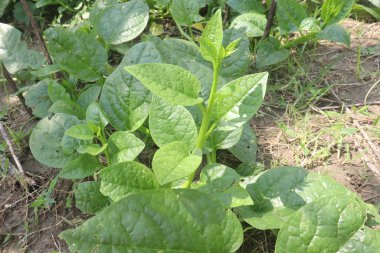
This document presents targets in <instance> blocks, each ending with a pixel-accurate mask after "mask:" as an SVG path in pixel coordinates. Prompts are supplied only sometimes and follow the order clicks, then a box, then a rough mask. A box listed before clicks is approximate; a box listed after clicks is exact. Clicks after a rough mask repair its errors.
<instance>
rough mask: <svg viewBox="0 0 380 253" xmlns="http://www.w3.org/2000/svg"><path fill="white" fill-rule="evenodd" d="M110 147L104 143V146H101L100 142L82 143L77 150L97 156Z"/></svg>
mask: <svg viewBox="0 0 380 253" xmlns="http://www.w3.org/2000/svg"><path fill="white" fill-rule="evenodd" d="M107 147H108V144H107V143H106V144H104V145H103V146H100V145H99V144H94V143H92V144H87V145H81V146H79V147H78V149H77V152H78V153H80V154H86V153H88V154H90V155H92V156H97V155H99V154H100V153H102V152H103V151H104V150H105V149H106V148H107Z"/></svg>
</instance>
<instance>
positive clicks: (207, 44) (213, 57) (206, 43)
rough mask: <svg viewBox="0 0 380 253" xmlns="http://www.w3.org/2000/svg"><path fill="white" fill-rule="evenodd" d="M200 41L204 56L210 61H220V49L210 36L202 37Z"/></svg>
mask: <svg viewBox="0 0 380 253" xmlns="http://www.w3.org/2000/svg"><path fill="white" fill-rule="evenodd" d="M199 42H200V51H201V54H202V57H203V58H204V59H205V60H206V61H209V62H218V59H219V54H218V49H217V48H216V47H215V45H214V44H213V43H212V41H211V40H209V39H208V38H201V39H200V40H199Z"/></svg>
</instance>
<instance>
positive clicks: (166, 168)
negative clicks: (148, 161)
mask: <svg viewBox="0 0 380 253" xmlns="http://www.w3.org/2000/svg"><path fill="white" fill-rule="evenodd" d="M201 161H202V157H201V156H200V155H197V154H190V153H189V148H188V147H187V146H186V145H185V144H183V143H182V142H178V141H177V142H172V143H169V144H166V145H165V146H163V147H162V148H161V149H159V150H158V151H157V152H156V153H155V154H154V156H153V162H152V167H153V171H154V174H155V175H156V177H157V180H158V182H159V183H160V184H161V185H164V184H167V183H171V182H174V181H176V180H179V179H181V178H184V177H186V176H188V175H190V174H191V173H193V172H194V171H195V170H196V169H197V168H198V166H199V165H200V164H201Z"/></svg>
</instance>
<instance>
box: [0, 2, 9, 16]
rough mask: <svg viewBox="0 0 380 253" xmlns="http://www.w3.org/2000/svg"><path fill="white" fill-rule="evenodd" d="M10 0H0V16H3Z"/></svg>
mask: <svg viewBox="0 0 380 253" xmlns="http://www.w3.org/2000/svg"><path fill="white" fill-rule="evenodd" d="M9 2H10V0H3V1H1V2H0V17H1V16H3V14H4V12H5V9H6V8H7V6H8V4H9Z"/></svg>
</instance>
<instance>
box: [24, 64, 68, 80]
mask: <svg viewBox="0 0 380 253" xmlns="http://www.w3.org/2000/svg"><path fill="white" fill-rule="evenodd" d="M61 70H62V68H61V66H59V65H56V64H52V65H46V66H44V67H42V68H40V69H37V70H36V71H32V72H30V73H32V75H35V76H37V77H45V76H49V75H52V74H54V73H57V72H58V71H61Z"/></svg>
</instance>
